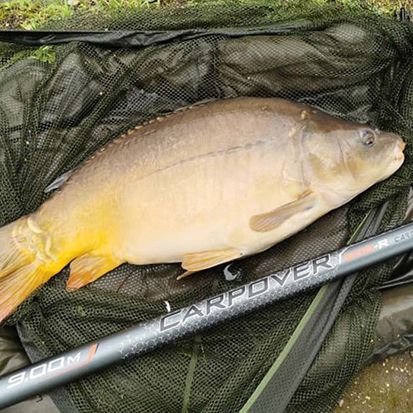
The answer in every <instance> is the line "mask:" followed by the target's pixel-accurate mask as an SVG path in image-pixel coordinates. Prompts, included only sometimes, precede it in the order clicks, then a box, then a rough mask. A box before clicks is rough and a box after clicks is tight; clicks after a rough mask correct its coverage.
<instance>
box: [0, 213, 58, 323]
mask: <svg viewBox="0 0 413 413" xmlns="http://www.w3.org/2000/svg"><path fill="white" fill-rule="evenodd" d="M48 244H50V242H48V240H47V238H46V237H45V236H44V234H43V232H42V231H41V230H40V229H39V228H37V227H36V225H35V224H34V223H33V222H31V218H30V217H23V218H20V219H19V220H17V221H15V222H13V223H11V224H9V225H6V226H4V227H2V228H0V322H1V321H3V320H4V319H5V318H6V317H7V316H9V315H10V314H11V313H12V312H13V310H14V309H15V308H16V307H17V306H18V305H19V304H20V303H21V302H22V301H23V300H24V299H25V298H27V297H28V296H29V295H30V294H31V293H32V292H33V291H35V290H36V289H37V288H38V287H40V286H41V285H42V284H43V283H45V282H46V281H47V280H49V278H51V277H52V275H54V274H55V273H56V272H58V271H51V269H52V268H53V267H54V265H53V264H54V263H53V259H52V257H51V256H50V254H48V251H47V250H48V249H50V248H47V245H48Z"/></svg>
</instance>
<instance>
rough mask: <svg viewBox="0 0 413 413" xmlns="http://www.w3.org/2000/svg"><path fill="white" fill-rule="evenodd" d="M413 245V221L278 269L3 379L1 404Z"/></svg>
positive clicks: (346, 273) (138, 352) (38, 392)
mask: <svg viewBox="0 0 413 413" xmlns="http://www.w3.org/2000/svg"><path fill="white" fill-rule="evenodd" d="M412 249H413V223H409V224H406V225H403V226H401V227H399V228H396V229H393V230H390V231H387V232H384V233H382V234H380V235H376V236H373V237H371V238H368V239H365V240H363V241H360V242H357V243H355V244H352V245H350V246H346V247H343V248H341V249H338V250H336V251H333V252H329V253H327V254H324V255H321V256H319V257H317V258H314V259H311V260H308V261H304V262H301V263H299V264H296V265H294V266H292V267H289V268H287V269H284V270H281V271H277V272H274V273H272V274H269V275H267V276H265V277H262V278H259V279H256V280H254V281H251V282H249V283H247V284H244V285H241V286H238V287H236V288H233V289H231V290H229V291H226V292H223V293H221V294H218V295H216V296H214V297H210V298H207V299H205V300H202V301H199V302H197V303H195V304H191V305H189V306H187V307H184V308H181V309H179V310H176V311H171V312H168V313H166V314H163V315H162V316H160V317H158V318H155V319H153V320H150V321H146V322H143V323H140V324H138V325H136V326H134V327H130V328H128V329H126V330H124V331H120V332H118V333H115V334H112V335H110V336H107V337H104V338H102V339H99V340H96V341H93V342H91V343H88V344H85V345H83V346H81V347H78V348H76V349H74V350H70V351H67V352H65V353H62V354H59V355H56V356H53V357H51V358H48V359H45V360H42V361H39V362H37V363H35V364H32V365H31V366H29V367H26V368H22V369H20V370H17V371H15V372H13V373H10V374H7V375H4V376H2V377H0V408H4V407H7V406H10V405H12V404H15V403H17V402H20V401H23V400H25V399H27V398H29V397H32V396H35V395H37V394H40V393H44V392H47V391H49V390H51V389H53V388H55V387H58V386H62V385H64V384H67V383H70V382H72V381H74V380H77V379H79V378H81V377H84V376H86V375H88V374H91V373H94V372H96V371H98V370H100V369H103V368H104V367H107V366H110V365H111V364H114V363H119V362H122V361H124V360H126V359H128V358H130V357H134V356H139V355H142V354H145V353H148V352H150V351H152V350H155V349H157V348H159V347H161V346H165V345H167V344H171V343H173V342H175V341H176V340H177V339H180V338H183V337H187V336H189V335H193V334H195V333H198V332H200V331H203V330H205V329H208V328H211V327H213V326H216V325H217V324H219V323H221V322H224V321H227V320H232V319H234V318H236V317H239V316H241V315H244V314H246V313H249V312H252V311H254V310H257V309H260V308H262V307H264V306H266V305H268V304H272V303H275V302H277V301H279V300H282V299H285V298H288V297H291V296H293V295H296V294H299V293H302V292H305V291H308V290H310V289H313V288H316V287H319V286H321V285H323V284H326V283H328V282H331V281H334V280H337V279H338V278H341V277H343V276H345V275H349V274H352V273H354V272H356V271H359V270H361V269H363V268H365V267H368V266H370V265H373V264H377V263H379V262H382V261H384V260H387V259H389V258H392V257H395V256H397V255H401V254H403V253H405V252H407V251H409V250H412Z"/></svg>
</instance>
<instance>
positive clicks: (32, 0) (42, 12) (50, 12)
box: [0, 0, 413, 30]
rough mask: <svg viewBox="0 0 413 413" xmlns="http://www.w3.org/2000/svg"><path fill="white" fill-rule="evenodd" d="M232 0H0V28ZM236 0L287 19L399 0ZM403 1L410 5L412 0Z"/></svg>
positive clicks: (381, 9)
mask: <svg viewBox="0 0 413 413" xmlns="http://www.w3.org/2000/svg"><path fill="white" fill-rule="evenodd" d="M231 2H234V0H155V1H150V0H9V1H7V2H5V3H0V29H27V30H34V29H39V28H41V27H42V26H44V25H45V24H47V23H49V22H51V21H53V22H54V21H56V20H57V21H58V20H62V19H65V18H67V17H70V16H72V15H73V14H75V13H79V12H81V13H91V14H104V15H110V14H111V13H117V12H124V11H125V10H127V9H144V8H159V7H174V6H177V5H178V6H181V5H187V6H192V5H194V4H200V3H202V4H203V5H205V4H206V3H208V4H222V3H227V4H228V3H231ZM235 3H237V4H240V3H241V4H246V5H254V4H258V5H265V6H268V7H271V8H273V9H274V10H279V9H280V8H282V10H283V17H284V18H286V19H288V17H289V16H297V15H300V14H303V15H304V14H305V15H311V11H312V10H315V11H316V10H317V8H318V9H319V10H321V11H323V12H324V11H325V12H329V11H331V12H336V11H337V9H339V10H341V9H342V10H347V11H353V12H358V11H366V10H371V11H373V12H376V13H380V14H385V15H389V14H391V13H393V11H394V9H395V8H397V7H399V2H396V1H394V0H336V1H335V2H332V1H331V0H272V1H270V0H238V1H236V2H235ZM404 3H405V4H407V5H410V6H411V7H413V0H406V1H404Z"/></svg>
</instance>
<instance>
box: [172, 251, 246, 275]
mask: <svg viewBox="0 0 413 413" xmlns="http://www.w3.org/2000/svg"><path fill="white" fill-rule="evenodd" d="M242 255H243V253H242V252H241V251H239V250H237V249H236V248H224V249H219V250H209V251H201V252H195V253H189V254H185V255H184V257H183V260H182V268H183V269H185V270H187V271H186V272H185V273H184V274H181V276H179V277H178V279H179V278H183V277H184V276H186V275H190V274H191V273H193V272H197V271H202V270H205V269H207V268H211V267H215V266H216V265H219V264H223V263H225V262H228V261H232V260H235V259H237V258H240V257H242Z"/></svg>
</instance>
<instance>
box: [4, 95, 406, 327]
mask: <svg viewBox="0 0 413 413" xmlns="http://www.w3.org/2000/svg"><path fill="white" fill-rule="evenodd" d="M404 147H405V143H404V141H403V140H402V139H401V137H400V136H398V135H396V134H393V133H387V132H381V131H379V130H377V129H374V128H371V127H369V126H367V125H364V124H357V123H353V122H349V121H345V120H342V119H337V118H334V117H332V116H330V115H328V114H326V113H323V112H321V111H319V110H317V109H314V108H312V107H310V106H306V105H303V104H299V103H294V102H290V101H286V100H283V99H278V98H252V97H251V98H249V97H243V98H234V99H224V100H218V101H213V102H209V103H204V104H200V105H195V106H194V107H192V108H188V109H186V110H181V111H177V112H174V113H173V114H170V115H167V116H165V117H161V118H157V119H155V120H153V121H150V122H148V123H146V124H144V125H140V126H138V127H136V128H134V129H132V130H130V131H129V132H128V133H126V134H124V135H123V136H121V137H120V138H117V139H115V140H114V141H112V142H111V143H109V144H108V145H107V146H106V147H104V148H102V149H101V150H100V151H98V152H97V153H96V154H95V155H94V156H93V157H92V158H91V159H89V160H87V161H86V162H84V163H83V164H82V165H80V166H79V167H78V168H77V169H76V170H75V171H74V172H73V173H69V174H65V175H64V177H63V178H62V179H58V180H57V181H56V182H55V183H53V184H51V186H50V188H53V189H56V188H57V190H56V191H55V192H54V193H53V195H52V196H51V197H50V198H49V199H48V200H47V201H46V202H45V203H44V204H43V205H41V206H40V208H39V209H38V210H37V211H35V212H33V213H32V214H30V215H27V216H24V217H21V218H20V219H18V220H17V221H15V222H13V223H10V224H8V225H6V226H4V227H2V228H0V320H3V319H5V318H6V317H7V316H8V315H9V314H10V313H11V312H12V311H13V310H14V309H15V308H16V307H17V306H18V305H19V304H20V303H21V302H22V301H23V300H24V299H25V298H26V297H28V296H29V295H30V294H31V293H33V292H34V291H35V290H36V289H37V288H38V287H40V286H41V285H42V284H43V283H45V282H46V281H48V280H49V279H50V278H51V277H52V276H53V275H55V274H57V273H58V272H60V271H61V270H62V269H63V268H64V267H65V266H66V265H68V264H70V277H69V279H68V281H67V288H69V289H72V290H74V289H78V288H80V287H82V286H84V285H86V284H88V283H90V282H92V281H95V280H96V279H98V278H99V277H101V276H103V275H104V274H105V273H107V272H109V271H111V270H113V269H114V268H116V267H118V266H119V265H121V264H123V263H130V264H136V265H142V264H155V263H176V262H179V263H182V268H183V269H184V270H186V272H185V273H184V274H183V275H188V274H190V273H192V272H198V271H201V270H203V269H206V268H211V267H214V266H216V265H219V264H222V263H225V262H228V261H232V260H236V259H239V258H241V257H245V256H249V255H251V254H257V253H259V252H261V251H264V250H266V249H268V248H270V247H271V246H273V245H274V244H276V243H278V242H280V241H281V240H284V239H285V238H287V237H289V236H291V235H292V234H294V233H296V232H298V231H300V230H302V229H303V228H305V227H306V226H308V225H309V224H310V223H312V222H314V221H315V220H317V219H318V218H320V217H321V216H323V215H324V214H326V213H328V212H329V211H331V210H333V209H335V208H338V207H340V206H341V205H343V204H345V203H347V202H348V201H350V200H351V199H352V198H354V197H355V196H357V195H358V194H360V193H361V192H363V191H365V190H366V189H367V188H369V187H371V186H372V185H374V184H375V183H377V182H379V181H382V180H384V179H386V178H388V177H389V176H390V175H391V174H393V173H394V172H395V171H396V170H397V169H398V168H399V167H400V166H401V165H402V163H403V161H404V155H403V150H404Z"/></svg>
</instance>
